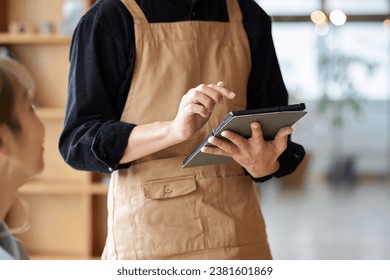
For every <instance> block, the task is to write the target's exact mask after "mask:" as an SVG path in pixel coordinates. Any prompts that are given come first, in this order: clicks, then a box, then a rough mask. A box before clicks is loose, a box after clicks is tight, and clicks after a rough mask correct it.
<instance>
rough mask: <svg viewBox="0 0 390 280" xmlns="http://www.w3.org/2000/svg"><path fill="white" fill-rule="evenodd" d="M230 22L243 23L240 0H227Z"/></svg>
mask: <svg viewBox="0 0 390 280" xmlns="http://www.w3.org/2000/svg"><path fill="white" fill-rule="evenodd" d="M226 7H227V11H228V15H229V22H235V23H242V13H241V8H240V5H239V4H238V0H226Z"/></svg>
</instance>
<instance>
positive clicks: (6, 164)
mask: <svg viewBox="0 0 390 280" xmlns="http://www.w3.org/2000/svg"><path fill="white" fill-rule="evenodd" d="M34 91H35V85H34V82H33V79H32V78H31V76H30V74H29V73H28V71H27V69H26V68H25V67H24V66H23V65H21V64H20V63H18V62H16V61H14V60H12V59H9V58H5V57H0V176H1V180H0V220H2V219H3V218H4V215H5V214H6V212H7V210H8V207H9V206H10V205H11V204H12V200H13V197H14V196H15V195H16V191H17V189H18V188H19V187H20V186H22V185H23V184H24V183H25V182H26V181H27V180H28V179H30V178H31V177H32V176H33V175H36V174H37V173H39V172H40V171H42V169H43V139H44V126H43V124H42V122H41V121H40V119H39V118H38V117H37V115H36V114H35V112H34V107H33V103H32V102H33V101H32V96H33V93H34ZM5 200H6V201H5ZM10 200H11V201H10ZM5 205H8V207H5ZM5 208H6V209H5Z"/></svg>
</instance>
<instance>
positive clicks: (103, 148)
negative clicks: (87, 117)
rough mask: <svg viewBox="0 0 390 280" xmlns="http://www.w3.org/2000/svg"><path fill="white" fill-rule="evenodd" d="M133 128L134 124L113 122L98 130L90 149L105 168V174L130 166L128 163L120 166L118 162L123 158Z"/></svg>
mask: <svg viewBox="0 0 390 280" xmlns="http://www.w3.org/2000/svg"><path fill="white" fill-rule="evenodd" d="M134 127H135V125H134V124H129V123H125V122H115V123H110V124H104V125H103V126H102V127H101V128H100V129H99V131H98V133H97V135H96V137H95V139H94V141H93V143H92V147H91V149H92V152H93V154H94V155H95V157H96V158H97V159H98V160H99V161H101V162H102V163H104V164H105V165H106V166H107V172H109V173H111V172H113V171H115V170H118V169H122V168H128V167H129V166H130V163H126V164H120V163H119V161H120V160H121V158H122V157H123V154H124V152H125V149H126V147H127V144H128V141H129V136H130V133H131V131H132V130H133V128H134Z"/></svg>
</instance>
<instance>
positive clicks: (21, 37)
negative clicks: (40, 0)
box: [0, 32, 72, 45]
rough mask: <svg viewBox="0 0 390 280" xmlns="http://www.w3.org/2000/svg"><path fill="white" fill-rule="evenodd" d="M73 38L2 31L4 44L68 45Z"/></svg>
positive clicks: (1, 39)
mask: <svg viewBox="0 0 390 280" xmlns="http://www.w3.org/2000/svg"><path fill="white" fill-rule="evenodd" d="M71 40H72V37H71V36H63V35H59V34H48V35H46V34H34V33H33V34H12V33H7V32H1V33H0V44H2V45H9V44H13V45H68V44H70V42H71Z"/></svg>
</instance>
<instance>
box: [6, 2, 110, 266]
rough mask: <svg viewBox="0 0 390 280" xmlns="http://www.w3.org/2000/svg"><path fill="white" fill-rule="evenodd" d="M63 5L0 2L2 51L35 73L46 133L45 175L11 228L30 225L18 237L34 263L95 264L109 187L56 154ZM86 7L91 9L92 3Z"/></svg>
mask: <svg viewBox="0 0 390 280" xmlns="http://www.w3.org/2000/svg"><path fill="white" fill-rule="evenodd" d="M62 3H63V2H62V0H34V1H32V0H0V46H5V47H7V48H8V49H9V50H10V51H11V53H12V54H13V55H14V56H15V57H16V59H17V60H19V61H20V62H21V63H23V64H24V65H25V66H26V67H27V68H28V69H29V71H30V72H31V74H32V76H33V78H34V80H35V82H36V84H37V93H36V96H35V104H36V106H37V113H38V115H39V116H40V117H41V119H42V121H43V122H44V124H45V128H46V136H45V144H44V145H45V147H44V148H45V153H44V158H45V168H44V171H43V172H42V173H41V174H39V175H38V176H36V177H35V178H33V180H32V181H31V182H29V183H28V184H27V185H25V186H23V187H22V188H21V189H20V197H21V199H22V201H25V202H26V203H25V205H26V206H24V207H22V208H20V207H19V209H18V207H16V206H17V204H18V203H16V204H15V207H14V209H12V210H11V212H10V214H9V215H8V216H7V223H9V225H10V227H11V228H12V227H17V226H18V225H19V224H21V223H23V222H24V221H25V220H26V219H27V220H28V222H29V224H30V229H29V230H28V231H26V232H24V233H22V234H20V235H17V237H18V238H20V239H22V241H23V242H24V244H25V246H26V248H27V250H28V252H29V254H30V256H31V258H33V259H96V258H100V255H101V253H102V250H103V246H104V242H105V236H106V216H107V213H106V193H107V187H106V186H104V185H102V184H101V183H100V179H101V177H100V176H98V175H97V174H93V173H91V172H82V171H76V170H74V169H72V168H70V167H69V166H67V165H66V164H65V163H64V161H63V159H62V158H61V156H60V154H59V151H58V139H59V135H60V132H61V129H62V126H63V118H64V113H65V105H66V97H67V80H68V71H69V62H68V55H69V46H70V42H71V37H70V36H63V35H60V34H59V32H58V30H59V28H60V26H61V23H62ZM85 4H86V7H87V8H88V7H90V6H91V5H92V4H93V1H85ZM42 24H46V25H47V24H49V25H50V27H51V28H52V31H53V32H51V33H43V32H42V29H41V28H42ZM15 26H16V27H15ZM18 26H19V28H20V29H18ZM21 26H22V27H21ZM46 27H47V26H46ZM15 28H16V30H17V31H15ZM21 29H23V30H21Z"/></svg>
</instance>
